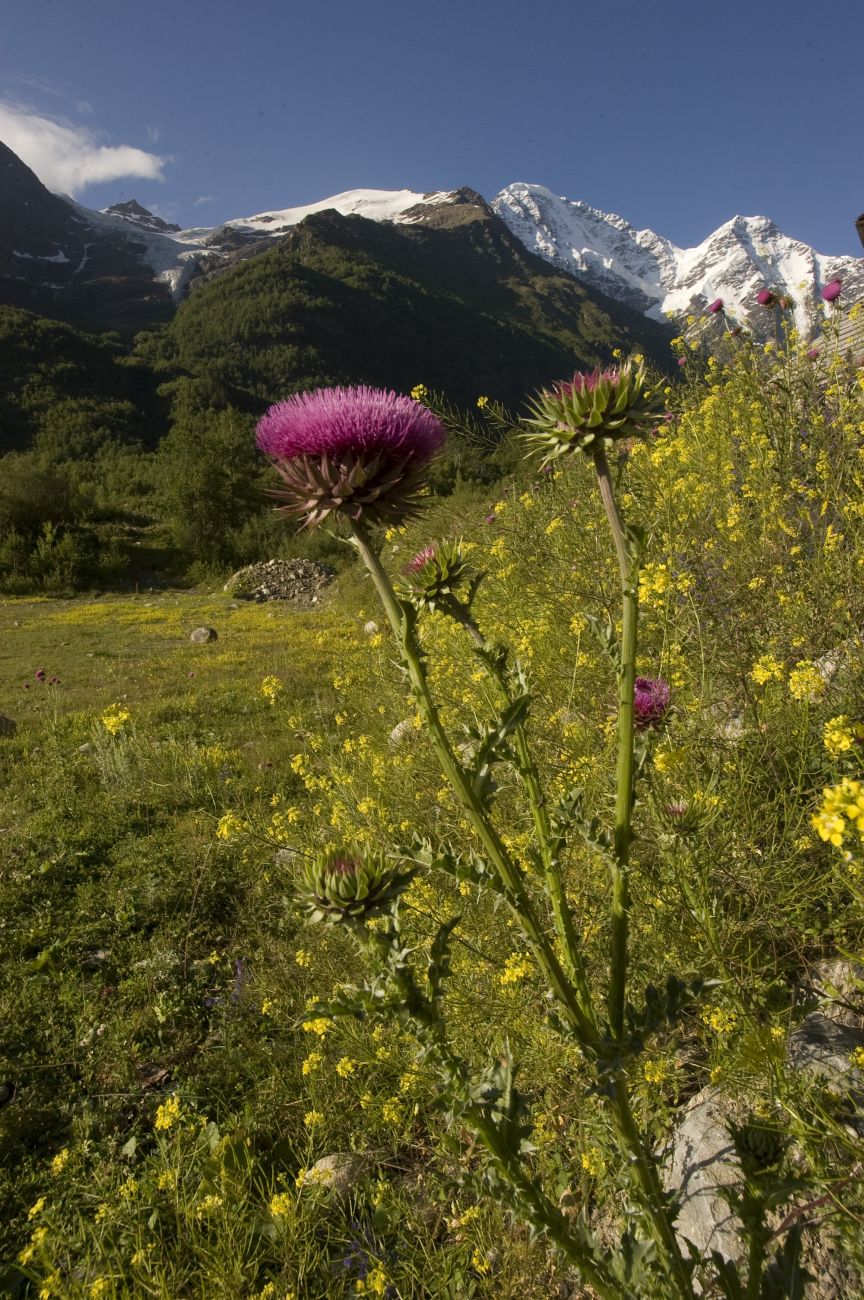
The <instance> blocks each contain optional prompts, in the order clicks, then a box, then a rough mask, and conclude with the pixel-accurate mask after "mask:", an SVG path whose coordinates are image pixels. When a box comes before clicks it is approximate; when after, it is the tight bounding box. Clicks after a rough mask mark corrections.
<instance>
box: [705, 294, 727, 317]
mask: <svg viewBox="0 0 864 1300" xmlns="http://www.w3.org/2000/svg"><path fill="white" fill-rule="evenodd" d="M708 310H709V311H710V312H711V315H712V316H716V315H717V313H718V311H722V310H723V299H722V298H715V299H714V301H713V302H711V303H709V304H708Z"/></svg>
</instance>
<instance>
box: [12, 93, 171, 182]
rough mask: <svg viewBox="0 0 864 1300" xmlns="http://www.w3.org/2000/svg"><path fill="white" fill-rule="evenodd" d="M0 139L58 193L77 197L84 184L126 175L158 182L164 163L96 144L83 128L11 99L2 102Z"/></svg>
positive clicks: (132, 151) (131, 150)
mask: <svg viewBox="0 0 864 1300" xmlns="http://www.w3.org/2000/svg"><path fill="white" fill-rule="evenodd" d="M0 140H2V141H3V143H4V144H7V145H8V146H9V148H10V149H11V150H12V151H13V153H16V154H17V155H18V157H19V158H20V159H21V160H22V162H25V163H26V164H27V166H28V167H31V168H32V169H33V171H34V172H35V173H36V175H37V176H38V177H39V179H40V181H42V183H43V185H47V187H48V189H49V190H53V191H54V192H55V193H59V194H71V195H75V194H78V193H79V192H80V191H81V190H82V189H85V188H86V186H88V185H93V184H95V183H97V182H99V181H115V180H119V179H120V178H121V177H126V176H129V177H132V176H138V177H142V178H144V179H146V180H150V181H161V180H163V179H164V177H163V168H164V167H165V164H166V162H168V159H167V158H160V157H158V156H157V155H156V154H152V153H146V152H145V150H143V149H135V148H133V147H132V146H131V145H125V144H124V145H103V144H99V142H98V139H97V137H96V136H95V135H94V133H93V132H92V131H89V130H87V129H86V128H85V127H82V126H73V125H71V124H69V123H66V122H59V121H55V120H53V119H52V118H49V117H42V116H41V115H39V114H37V113H33V112H30V111H29V110H28V109H26V108H23V107H21V106H20V105H18V104H14V103H10V102H9V101H0Z"/></svg>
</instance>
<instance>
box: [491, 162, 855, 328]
mask: <svg viewBox="0 0 864 1300" xmlns="http://www.w3.org/2000/svg"><path fill="white" fill-rule="evenodd" d="M492 208H493V210H494V211H495V212H496V213H497V214H498V216H499V217H500V218H501V219H502V221H503V222H504V223H505V225H507V227H508V228H509V229H510V231H511V232H512V233H513V234H514V235H516V237H517V238H518V239H521V240H522V242H523V243H524V244H525V245H527V247H528V248H530V249H532V250H533V251H534V252H535V253H539V254H540V256H541V257H543V258H545V260H546V261H547V262H551V263H552V264H553V265H554V266H557V267H559V268H561V269H562V270H566V271H569V272H570V274H571V275H575V276H577V278H579V279H581V280H583V281H584V282H585V283H587V284H590V285H592V286H593V287H594V288H596V289H601V290H602V291H603V292H604V293H606V294H608V295H609V297H611V298H617V299H618V301H620V302H625V303H627V304H628V305H629V306H631V307H636V308H637V309H638V310H640V311H642V312H644V313H645V314H646V315H648V316H651V317H653V318H654V319H656V320H660V319H662V318H663V317H664V316H665V315H666V314H667V313H670V312H671V313H673V314H675V315H676V316H681V315H686V314H687V313H688V312H699V311H701V310H703V309H704V307H705V306H706V305H707V303H709V302H711V301H712V299H714V298H717V297H720V298H722V299H723V301H724V305H725V308H726V311H727V313H729V314H730V315H732V316H734V317H736V318H737V319H738V320H740V321H741V322H742V323H745V324H747V325H749V326H750V327H751V328H754V329H756V330H757V332H764V330H765V328H766V327H767V326H768V325H769V324H771V322H770V321H769V319H768V316H767V314H766V313H765V311H764V310H763V309H762V308H760V307H759V306H758V305H757V302H756V295H757V293H758V292H759V290H760V289H763V288H771V289H774V290H776V291H777V292H778V293H780V294H788V295H789V296H790V297H791V298H792V299H794V300H795V302H796V307H795V310H794V314H795V324H796V326H797V328H798V329H799V331H800V332H801V334H802V335H803V336H804V337H807V336H809V335H810V334H811V333H812V331H813V328H814V322H815V324H816V326H817V327H818V320H819V317H820V315H821V312H822V303H821V301H820V298H819V293H820V290H821V288H822V287H823V286H824V285H825V284H827V283H828V281H829V280H831V279H832V278H833V277H834V276H836V275H839V276H840V277H841V278H842V279H843V280H844V283H845V285H846V286H847V289H848V291H849V296H850V298H852V299H853V300H854V299H855V298H856V297H861V296H864V259H862V258H856V257H830V256H827V255H825V254H822V253H817V252H816V250H815V249H813V248H810V246H809V245H808V244H805V243H803V241H801V240H798V239H792V238H790V237H789V236H788V235H784V234H783V232H782V231H781V230H780V229H779V227H778V226H777V224H776V222H774V221H772V220H771V219H770V218H769V217H763V216H752V217H745V216H740V215H739V216H734V217H732V218H730V219H729V220H728V221H726V222H724V223H723V225H721V226H719V227H718V229H717V230H715V231H714V232H713V233H712V234H710V235H709V236H708V237H707V238H706V239H704V240H703V241H702V243H701V244H697V245H696V246H695V247H694V248H679V247H678V246H677V245H676V244H673V243H672V241H671V240H669V239H666V238H664V237H663V236H661V235H658V234H655V232H654V231H653V230H636V229H635V228H634V227H633V226H632V225H631V224H630V223H629V222H628V221H626V220H625V219H624V218H623V217H619V216H618V215H617V214H615V213H607V212H603V211H602V210H600V209H599V208H592V207H589V206H588V204H586V203H582V202H580V201H578V200H572V199H566V198H560V197H557V196H556V195H554V194H552V193H551V191H550V190H547V189H546V188H545V187H544V186H542V185H528V184H525V183H524V182H520V183H518V184H515V185H508V186H507V187H506V188H505V189H503V190H502V191H501V192H500V194H497V195H496V196H495V198H494V199H493V200H492ZM772 328H773V326H772Z"/></svg>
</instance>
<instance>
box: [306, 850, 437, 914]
mask: <svg viewBox="0 0 864 1300" xmlns="http://www.w3.org/2000/svg"><path fill="white" fill-rule="evenodd" d="M415 873H416V868H410V869H408V870H406V871H399V870H397V868H395V867H394V866H392V865H391V864H389V863H388V862H387V860H386V858H385V856H384V854H383V853H368V852H366V851H365V850H355V849H349V850H343V849H328V850H325V851H324V852H323V853H319V854H318V855H317V857H316V858H315V859H314V860H313V861H312V862H311V863H310V864H309V866H308V867H307V868H306V870H305V872H304V874H303V879H302V881H301V882H300V886H299V889H298V893H299V898H300V903H301V906H302V907H303V910H304V911H305V912H306V914H307V916H308V918H309V920H310V921H328V922H330V923H331V924H334V923H336V922H338V921H348V922H350V921H359V920H368V919H369V918H370V917H373V916H380V915H381V913H382V912H386V911H387V910H388V909H389V908H390V907H391V906H392V904H393V903H394V902H395V900H396V899H397V897H398V896H399V894H400V893H401V892H402V890H403V889H404V888H405V886H406V885H407V884H408V883H409V882H410V881H411V880H412V878H413V877H414V875H415Z"/></svg>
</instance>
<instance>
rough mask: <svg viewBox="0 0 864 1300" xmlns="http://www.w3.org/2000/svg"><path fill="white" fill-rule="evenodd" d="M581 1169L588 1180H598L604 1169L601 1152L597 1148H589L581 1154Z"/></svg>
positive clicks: (604, 1164) (604, 1163)
mask: <svg viewBox="0 0 864 1300" xmlns="http://www.w3.org/2000/svg"><path fill="white" fill-rule="evenodd" d="M582 1168H583V1169H584V1170H585V1172H586V1174H587V1175H588V1177H589V1178H599V1177H600V1175H601V1174H602V1173H603V1171H604V1169H605V1168H606V1161H605V1160H604V1159H603V1152H602V1151H601V1150H600V1148H599V1147H589V1148H588V1150H587V1151H583V1152H582Z"/></svg>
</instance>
